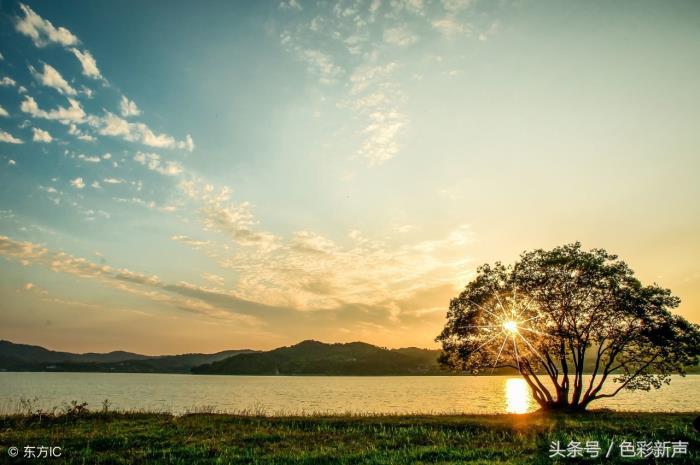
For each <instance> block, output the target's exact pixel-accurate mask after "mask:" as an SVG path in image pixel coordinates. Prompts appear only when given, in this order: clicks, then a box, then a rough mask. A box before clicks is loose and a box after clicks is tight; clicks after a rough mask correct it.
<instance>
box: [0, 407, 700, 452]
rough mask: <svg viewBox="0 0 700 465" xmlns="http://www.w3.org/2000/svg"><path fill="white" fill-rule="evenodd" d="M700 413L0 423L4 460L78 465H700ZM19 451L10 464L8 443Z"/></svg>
mask: <svg viewBox="0 0 700 465" xmlns="http://www.w3.org/2000/svg"><path fill="white" fill-rule="evenodd" d="M696 416H697V414H688V413H662V414H659V413H610V412H592V413H588V414H583V415H576V416H559V415H555V416H551V415H541V414H529V415H458V416H452V415H450V416H448V415H444V416H443V415H435V416H297V417H265V416H247V415H228V414H206V413H200V414H191V415H184V416H172V415H167V414H154V413H111V412H110V413H90V412H73V413H69V414H63V415H58V416H48V417H46V416H43V415H42V416H39V415H31V416H27V415H10V416H4V417H0V454H2V455H1V456H0V463H4V462H7V463H35V462H36V461H37V459H33V460H26V459H23V458H22V448H23V446H25V445H35V446H39V445H47V446H49V445H54V446H55V445H58V446H61V448H62V458H61V459H54V460H51V459H48V460H46V461H47V462H48V463H75V464H78V463H79V464H83V463H87V464H107V463H110V464H127V463H149V464H183V465H185V464H199V463H204V464H248V463H253V464H255V463H257V464H309V465H311V464H411V463H440V464H448V463H474V464H477V463H481V464H485V463H510V464H523V463H556V462H554V461H553V460H552V459H550V458H549V457H548V455H549V449H550V443H551V442H552V441H560V442H561V444H562V445H564V447H565V445H567V444H568V443H569V442H570V441H572V440H574V441H579V442H581V443H585V442H586V441H595V440H597V441H599V442H600V444H601V447H602V448H603V451H602V454H603V455H605V453H606V450H607V446H608V444H609V443H610V441H611V440H612V441H615V443H616V444H617V443H619V442H620V441H624V440H627V441H633V442H636V441H678V440H682V441H687V442H688V444H689V445H688V454H687V455H682V456H677V457H676V458H675V459H670V460H669V459H659V460H657V462H654V460H653V459H651V460H649V459H632V460H629V459H627V460H622V459H620V458H619V450H617V449H615V450H614V453H613V454H612V455H613V457H614V459H610V460H607V461H605V460H604V459H603V460H601V459H597V460H591V459H587V460H583V461H582V460H581V459H572V458H566V459H559V463H566V464H569V463H673V464H690V463H699V462H700V435H699V434H698V433H697V432H696V431H695V430H694V428H693V426H692V421H693V419H694V418H695V417H696ZM13 445H14V446H17V447H19V448H20V455H19V457H17V458H14V459H11V458H9V457H8V455H7V448H8V447H10V446H13Z"/></svg>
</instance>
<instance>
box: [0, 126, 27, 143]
mask: <svg viewBox="0 0 700 465" xmlns="http://www.w3.org/2000/svg"><path fill="white" fill-rule="evenodd" d="M0 142H7V143H8V144H23V143H24V142H22V140H21V139H17V138H16V137H14V136H13V135H12V134H10V133H9V132H5V131H3V130H2V129H0Z"/></svg>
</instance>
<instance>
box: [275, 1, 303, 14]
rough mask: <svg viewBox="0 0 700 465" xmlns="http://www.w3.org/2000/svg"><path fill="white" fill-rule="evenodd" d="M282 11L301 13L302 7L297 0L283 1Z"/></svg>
mask: <svg viewBox="0 0 700 465" xmlns="http://www.w3.org/2000/svg"><path fill="white" fill-rule="evenodd" d="M280 9H282V10H297V11H301V10H302V7H301V5H300V4H299V2H298V1H297V0H282V1H281V2H280Z"/></svg>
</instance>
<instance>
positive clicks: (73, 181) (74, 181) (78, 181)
mask: <svg viewBox="0 0 700 465" xmlns="http://www.w3.org/2000/svg"><path fill="white" fill-rule="evenodd" d="M70 185H71V186H73V187H75V188H76V189H82V188H83V187H85V181H83V178H75V179H71V180H70Z"/></svg>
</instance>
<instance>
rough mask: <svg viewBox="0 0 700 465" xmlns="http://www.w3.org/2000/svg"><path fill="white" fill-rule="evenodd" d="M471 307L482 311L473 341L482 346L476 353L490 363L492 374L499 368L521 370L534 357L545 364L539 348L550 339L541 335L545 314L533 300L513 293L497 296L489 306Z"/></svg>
mask: <svg viewBox="0 0 700 465" xmlns="http://www.w3.org/2000/svg"><path fill="white" fill-rule="evenodd" d="M470 303H471V304H473V305H474V306H475V307H477V308H478V309H479V310H481V311H480V312H478V313H479V316H478V318H477V322H478V323H479V324H475V325H472V326H471V327H472V336H473V339H472V340H473V342H474V343H475V344H478V345H477V347H476V348H475V349H474V350H473V352H479V353H480V355H481V356H482V357H483V358H485V359H486V358H488V359H489V360H490V364H491V372H492V373H493V371H494V370H495V369H496V368H497V367H499V366H513V367H514V368H517V369H520V367H521V364H522V363H523V361H524V360H527V363H529V360H530V359H531V358H532V357H535V358H538V359H540V360H542V355H540V352H539V351H538V350H537V348H536V346H538V345H540V344H541V343H542V338H545V337H548V336H549V335H548V334H546V333H545V332H542V331H541V330H542V329H543V323H544V320H543V318H544V314H543V313H541V312H540V311H539V309H538V308H537V306H536V305H534V303H533V300H532V299H531V298H530V299H527V298H524V296H520V295H519V294H518V292H517V290H516V289H513V291H512V292H501V293H496V294H495V297H494V298H493V299H491V300H490V301H488V302H482V303H481V304H477V303H476V302H473V301H470ZM542 361H543V362H544V360H542Z"/></svg>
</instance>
